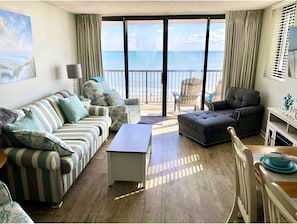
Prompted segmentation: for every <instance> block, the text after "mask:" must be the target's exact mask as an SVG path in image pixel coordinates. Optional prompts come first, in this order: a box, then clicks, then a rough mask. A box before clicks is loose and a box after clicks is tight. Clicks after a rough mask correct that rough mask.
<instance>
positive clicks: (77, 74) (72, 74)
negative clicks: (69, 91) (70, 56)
mask: <svg viewBox="0 0 297 224" xmlns="http://www.w3.org/2000/svg"><path fill="white" fill-rule="evenodd" d="M66 67H67V74H68V79H73V89H74V93H75V94H77V95H78V90H77V88H76V81H77V80H76V79H81V78H82V71H81V66H80V64H71V65H66Z"/></svg>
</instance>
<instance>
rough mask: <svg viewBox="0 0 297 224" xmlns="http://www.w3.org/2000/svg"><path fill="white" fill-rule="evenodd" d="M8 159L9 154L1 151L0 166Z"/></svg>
mask: <svg viewBox="0 0 297 224" xmlns="http://www.w3.org/2000/svg"><path fill="white" fill-rule="evenodd" d="M6 161H7V155H6V154H5V153H4V152H1V151H0V168H2V167H3V166H4V164H5V163H6Z"/></svg>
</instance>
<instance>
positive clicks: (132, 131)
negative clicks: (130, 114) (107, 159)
mask: <svg viewBox="0 0 297 224" xmlns="http://www.w3.org/2000/svg"><path fill="white" fill-rule="evenodd" d="M151 134H152V125H148V124H123V125H122V126H121V128H120V130H119V131H118V133H117V134H116V135H115V137H114V139H113V140H112V142H111V144H110V145H109V147H108V149H107V150H106V152H123V153H125V152H127V153H129V152H130V153H131V152H135V153H146V152H147V150H148V146H149V144H150V140H151Z"/></svg>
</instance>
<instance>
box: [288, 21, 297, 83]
mask: <svg viewBox="0 0 297 224" xmlns="http://www.w3.org/2000/svg"><path fill="white" fill-rule="evenodd" d="M288 64H289V68H288V76H289V77H291V78H297V26H294V27H291V28H290V32H289V63H288Z"/></svg>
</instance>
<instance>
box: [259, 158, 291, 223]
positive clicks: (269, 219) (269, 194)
mask: <svg viewBox="0 0 297 224" xmlns="http://www.w3.org/2000/svg"><path fill="white" fill-rule="evenodd" d="M255 166H256V170H257V171H258V173H259V174H260V178H261V188H262V195H263V206H264V222H265V223H297V205H296V202H294V201H293V200H292V199H291V198H290V197H289V196H288V195H287V194H286V192H284V190H283V189H282V188H281V187H280V186H279V185H278V184H276V183H275V182H273V181H272V180H271V177H270V175H269V174H268V172H267V170H266V169H265V167H264V166H263V164H262V163H260V162H257V163H256V164H255Z"/></svg>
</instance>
